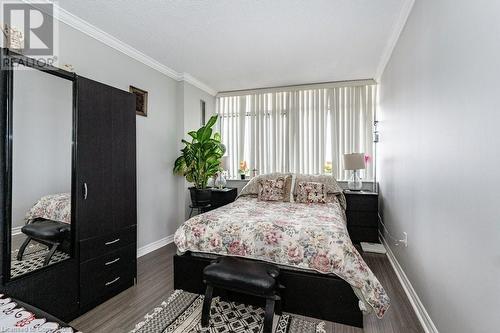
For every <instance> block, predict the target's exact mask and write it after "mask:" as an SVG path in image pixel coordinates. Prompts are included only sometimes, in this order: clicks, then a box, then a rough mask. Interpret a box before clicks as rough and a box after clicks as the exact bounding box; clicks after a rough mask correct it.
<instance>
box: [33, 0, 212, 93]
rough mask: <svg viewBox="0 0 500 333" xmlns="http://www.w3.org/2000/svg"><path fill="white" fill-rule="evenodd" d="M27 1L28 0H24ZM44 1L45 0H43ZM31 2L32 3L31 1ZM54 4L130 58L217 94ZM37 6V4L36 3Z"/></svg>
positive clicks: (67, 20)
mask: <svg viewBox="0 0 500 333" xmlns="http://www.w3.org/2000/svg"><path fill="white" fill-rule="evenodd" d="M23 1H24V2H26V3H29V2H27V1H26V0H23ZM42 1H43V0H42ZM45 2H47V3H52V2H51V1H48V0H45ZM30 4H31V3H30ZM54 6H55V8H56V10H57V19H58V20H59V21H60V22H62V23H64V24H66V25H68V26H70V27H72V28H74V29H76V30H78V31H80V32H82V33H84V34H85V35H87V36H89V37H92V38H94V39H96V40H98V41H99V42H101V43H103V44H105V45H107V46H109V47H111V48H113V49H115V50H117V51H119V52H121V53H123V54H125V55H127V56H129V57H130V58H132V59H134V60H137V61H139V62H141V63H142V64H144V65H146V66H148V67H150V68H152V69H154V70H156V71H158V72H160V73H162V74H164V75H166V76H168V77H170V78H172V79H174V80H176V81H186V82H189V83H190V84H192V85H193V86H195V87H197V88H199V89H201V90H203V91H205V92H207V93H208V94H210V95H212V96H215V95H216V94H217V91H216V90H215V89H213V88H211V87H210V86H208V85H207V84H205V83H203V82H201V81H200V80H198V79H196V78H195V77H194V76H192V75H191V74H189V73H179V72H177V71H176V70H174V69H172V68H170V67H168V66H165V65H164V64H162V63H160V62H159V61H157V60H155V59H153V58H151V57H150V56H148V55H146V54H144V53H142V52H141V51H139V50H137V49H136V48H134V47H132V46H130V45H128V44H127V43H125V42H123V41H121V40H120V39H118V38H116V37H114V36H112V35H110V34H108V33H107V32H105V31H103V30H101V29H99V28H98V27H96V26H94V25H92V24H90V23H89V22H87V21H85V20H84V19H82V18H80V17H78V16H76V15H75V14H73V13H71V12H69V11H67V10H66V9H64V8H61V6H59V5H57V4H55V3H54ZM34 7H36V5H34Z"/></svg>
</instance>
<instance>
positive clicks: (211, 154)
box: [173, 116, 226, 206]
mask: <svg viewBox="0 0 500 333" xmlns="http://www.w3.org/2000/svg"><path fill="white" fill-rule="evenodd" d="M216 121H217V116H212V117H211V118H210V119H209V121H208V122H207V124H206V125H205V126H202V127H200V129H198V130H197V131H191V132H189V133H188V134H189V136H190V137H191V138H192V140H191V142H188V141H186V140H182V143H184V145H185V147H184V148H183V149H182V150H181V152H182V155H181V156H179V157H178V158H177V159H176V160H175V163H174V170H173V171H174V173H175V174H177V175H181V176H184V177H186V180H187V181H188V182H190V183H193V185H194V186H193V187H190V188H189V191H190V192H191V202H192V204H193V206H204V205H207V204H210V198H211V194H212V192H211V190H210V189H209V188H207V183H208V179H210V178H211V177H213V176H215V175H216V174H217V172H219V170H220V163H221V158H222V156H223V155H224V153H225V151H226V148H225V147H224V145H223V144H222V143H221V139H220V134H219V133H213V130H212V127H213V126H214V125H215V122H216ZM212 133H213V134H212Z"/></svg>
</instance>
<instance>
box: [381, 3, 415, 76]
mask: <svg viewBox="0 0 500 333" xmlns="http://www.w3.org/2000/svg"><path fill="white" fill-rule="evenodd" d="M414 3H415V0H405V1H404V3H403V5H402V7H401V11H400V12H399V16H398V19H397V20H396V22H395V23H394V27H393V29H392V34H391V36H390V38H389V41H388V42H387V44H386V46H385V48H384V53H382V58H381V59H380V62H379V64H378V67H377V72H376V73H375V80H377V82H380V79H381V77H382V74H384V70H385V67H386V66H387V64H388V63H389V60H390V59H391V56H392V53H393V52H394V48H395V47H396V44H397V43H398V40H399V36H401V33H402V32H403V28H404V27H405V25H406V21H408V17H409V16H410V13H411V10H412V8H413V5H414Z"/></svg>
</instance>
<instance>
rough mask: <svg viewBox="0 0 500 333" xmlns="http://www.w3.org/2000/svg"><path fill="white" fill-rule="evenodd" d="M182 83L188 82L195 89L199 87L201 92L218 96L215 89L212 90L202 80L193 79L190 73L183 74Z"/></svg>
mask: <svg viewBox="0 0 500 333" xmlns="http://www.w3.org/2000/svg"><path fill="white" fill-rule="evenodd" d="M182 81H185V82H188V83H190V84H191V85H193V86H195V87H197V88H199V89H201V90H203V91H205V92H207V93H209V94H210V95H212V96H215V95H217V90H214V89H212V88H210V87H209V86H207V85H206V84H205V83H203V82H201V81H200V80H198V79H197V78H195V77H193V76H192V75H191V74H189V73H183V74H182Z"/></svg>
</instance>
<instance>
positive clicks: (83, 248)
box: [80, 226, 137, 262]
mask: <svg viewBox="0 0 500 333" xmlns="http://www.w3.org/2000/svg"><path fill="white" fill-rule="evenodd" d="M136 241H137V240H136V226H133V227H130V228H126V229H122V230H120V231H118V232H115V233H111V234H107V235H104V236H99V237H94V238H89V239H86V240H83V241H80V262H83V261H86V260H89V259H93V258H97V257H100V256H102V255H104V254H106V253H109V252H112V251H116V250H117V249H120V248H122V247H124V246H127V245H130V244H132V243H133V244H135V243H136Z"/></svg>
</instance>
